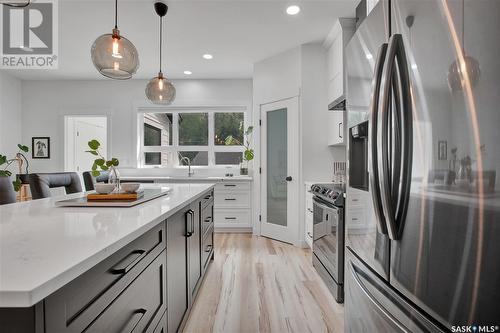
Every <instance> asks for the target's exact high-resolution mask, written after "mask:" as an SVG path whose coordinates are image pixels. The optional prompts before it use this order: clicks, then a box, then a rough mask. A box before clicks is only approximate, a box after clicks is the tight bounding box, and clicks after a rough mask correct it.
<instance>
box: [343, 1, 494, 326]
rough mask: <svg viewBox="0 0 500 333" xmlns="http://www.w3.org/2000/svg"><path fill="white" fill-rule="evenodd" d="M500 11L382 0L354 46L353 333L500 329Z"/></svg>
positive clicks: (349, 282) (488, 6)
mask: <svg viewBox="0 0 500 333" xmlns="http://www.w3.org/2000/svg"><path fill="white" fill-rule="evenodd" d="M499 13H500V1H498V0H483V1H472V0H457V1H441V0H428V1H422V0H390V1H388V0H380V1H378V3H377V5H376V6H375V7H374V8H373V10H372V11H371V12H370V14H369V15H368V16H367V17H366V18H365V19H364V21H363V22H362V23H361V24H360V26H359V27H358V29H357V31H356V33H355V34H354V36H353V37H352V38H351V40H350V42H349V44H348V46H347V48H346V62H347V70H346V71H347V102H348V103H347V116H348V124H349V125H348V126H349V128H351V138H350V140H349V142H348V147H347V149H348V157H349V161H348V175H349V177H348V180H347V189H346V191H347V196H346V236H345V237H346V265H345V270H346V271H345V330H346V332H355V333H359V332H373V333H376V332H384V333H385V332H448V331H452V332H465V331H470V332H495V331H498V330H499V329H498V327H499V326H500V261H499V258H500V241H499V240H500V195H499V194H500V193H499V189H498V187H497V186H496V184H495V175H496V173H497V172H499V170H500V159H499V156H500V145H499V144H498V143H499V142H500V131H499V130H498V125H499V124H500V112H499V111H498V104H499V103H498V102H499V100H498V96H500V66H499V65H498V57H491V55H492V54H493V55H498V54H500V43H498V32H499V31H500V20H499V19H498V16H499ZM488 73H489V74H488ZM364 124H368V133H367V135H366V136H365V139H363V140H361V141H359V140H358V138H356V137H355V136H354V135H353V134H355V133H354V132H355V129H356V128H357V127H359V126H365V125H364ZM363 142H365V143H364V144H365V147H366V149H359V150H358V148H359V147H360V146H362V145H363ZM358 143H360V144H359V145H358ZM362 151H366V154H364V156H365V157H366V161H367V168H366V169H367V170H368V182H367V184H366V185H367V186H365V188H363V186H360V183H361V182H360V180H361V179H363V177H358V176H362V175H363V174H362V172H361V171H359V170H361V169H362V168H363V167H364V166H363V165H364V163H363V162H360V161H362V159H363V154H361V152H362ZM441 174H444V175H447V174H452V175H453V177H446V176H442V177H437V176H436V175H441ZM447 179H448V180H447Z"/></svg>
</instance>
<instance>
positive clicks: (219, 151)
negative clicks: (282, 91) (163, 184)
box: [139, 110, 246, 167]
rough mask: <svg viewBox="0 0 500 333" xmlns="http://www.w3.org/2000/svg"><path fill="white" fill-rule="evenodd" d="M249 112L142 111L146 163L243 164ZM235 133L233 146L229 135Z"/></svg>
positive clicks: (141, 152) (169, 165) (141, 120)
mask: <svg viewBox="0 0 500 333" xmlns="http://www.w3.org/2000/svg"><path fill="white" fill-rule="evenodd" d="M245 116H246V115H245V112H242V111H238V112H227V111H205V112H201V111H194V110H193V111H180V112H157V111H156V110H155V112H147V113H140V114H139V125H140V126H141V127H142V131H141V133H140V135H141V136H142V137H140V138H139V141H140V142H141V143H142V144H141V146H140V147H139V149H140V155H141V156H142V160H141V162H140V164H141V165H142V166H162V167H176V166H185V165H187V164H188V159H189V162H190V163H191V165H192V166H216V165H239V164H240V163H241V160H242V156H243V155H242V153H243V150H244V148H243V140H244V131H245V119H246V117H245ZM228 136H232V138H233V140H231V144H230V145H226V138H227V137H228Z"/></svg>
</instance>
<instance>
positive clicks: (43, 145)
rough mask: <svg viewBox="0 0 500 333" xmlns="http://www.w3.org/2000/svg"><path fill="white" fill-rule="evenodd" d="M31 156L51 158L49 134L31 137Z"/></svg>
mask: <svg viewBox="0 0 500 333" xmlns="http://www.w3.org/2000/svg"><path fill="white" fill-rule="evenodd" d="M31 157H32V158H50V138H49V137H48V136H42V137H32V138H31Z"/></svg>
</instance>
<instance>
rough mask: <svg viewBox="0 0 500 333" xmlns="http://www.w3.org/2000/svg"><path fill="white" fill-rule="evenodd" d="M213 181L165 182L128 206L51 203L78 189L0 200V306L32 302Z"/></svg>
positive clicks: (126, 242) (103, 256)
mask: <svg viewBox="0 0 500 333" xmlns="http://www.w3.org/2000/svg"><path fill="white" fill-rule="evenodd" d="M147 186H153V187H154V186H159V185H147ZM214 186H215V184H207V183H198V184H169V185H168V187H171V188H172V192H171V193H170V194H169V195H167V196H163V197H160V198H157V199H154V200H152V201H149V202H146V203H143V204H141V205H138V206H135V207H131V208H87V207H64V208H63V207H55V206H54V202H55V201H58V200H62V199H64V198H71V197H78V196H81V195H82V194H81V193H79V194H73V195H70V196H65V197H54V198H49V199H42V200H36V201H31V202H25V203H19V204H11V205H5V206H0V307H30V306H33V305H35V304H36V303H37V302H39V301H41V300H42V299H44V298H45V297H47V296H48V295H50V294H51V293H53V292H54V291H56V290H58V289H59V288H60V287H62V286H64V285H65V284H66V283H68V282H70V281H72V280H73V279H75V278H76V277H78V276H79V275H81V274H82V273H84V272H86V271H87V270H88V269H90V268H92V267H93V266H94V265H96V264H97V263H99V262H101V261H102V260H104V259H105V258H107V257H108V256H109V255H111V254H112V253H114V252H116V251H117V250H118V249H120V248H122V247H123V246H125V245H127V244H128V243H130V242H131V241H132V240H134V239H135V238H137V237H139V236H140V235H142V234H143V233H145V232H147V231H148V230H150V229H151V228H153V227H154V226H156V225H157V224H158V223H160V222H162V221H164V220H166V219H167V218H168V217H170V216H172V215H173V214H175V213H176V212H177V211H178V210H180V209H181V208H182V207H184V206H185V205H187V204H189V203H190V202H192V201H194V200H197V199H199V198H200V197H201V196H203V195H204V193H206V192H207V191H209V190H211V189H213V188H214Z"/></svg>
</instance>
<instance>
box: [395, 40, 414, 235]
mask: <svg viewBox="0 0 500 333" xmlns="http://www.w3.org/2000/svg"><path fill="white" fill-rule="evenodd" d="M396 36H397V37H396ZM394 43H397V49H396V60H397V66H398V71H396V73H399V78H398V81H397V83H398V85H397V88H398V91H399V101H400V103H399V108H398V110H396V111H397V113H398V115H399V117H400V123H401V142H400V144H401V149H400V155H398V156H400V158H401V160H400V163H399V165H398V166H399V168H400V172H399V174H400V182H399V184H398V185H399V186H398V188H397V189H396V190H397V191H394V192H395V193H398V198H397V201H396V202H397V204H396V212H395V214H396V215H395V220H396V223H397V225H396V226H397V228H398V230H397V234H396V237H395V239H398V238H399V237H400V235H401V233H402V231H403V228H404V223H403V221H404V219H405V218H406V212H407V210H408V203H409V201H410V187H411V173H412V165H413V163H412V158H413V118H412V114H413V110H412V108H413V104H412V101H411V89H410V73H409V71H408V65H407V61H406V51H405V47H404V43H403V38H402V36H401V35H394Z"/></svg>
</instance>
